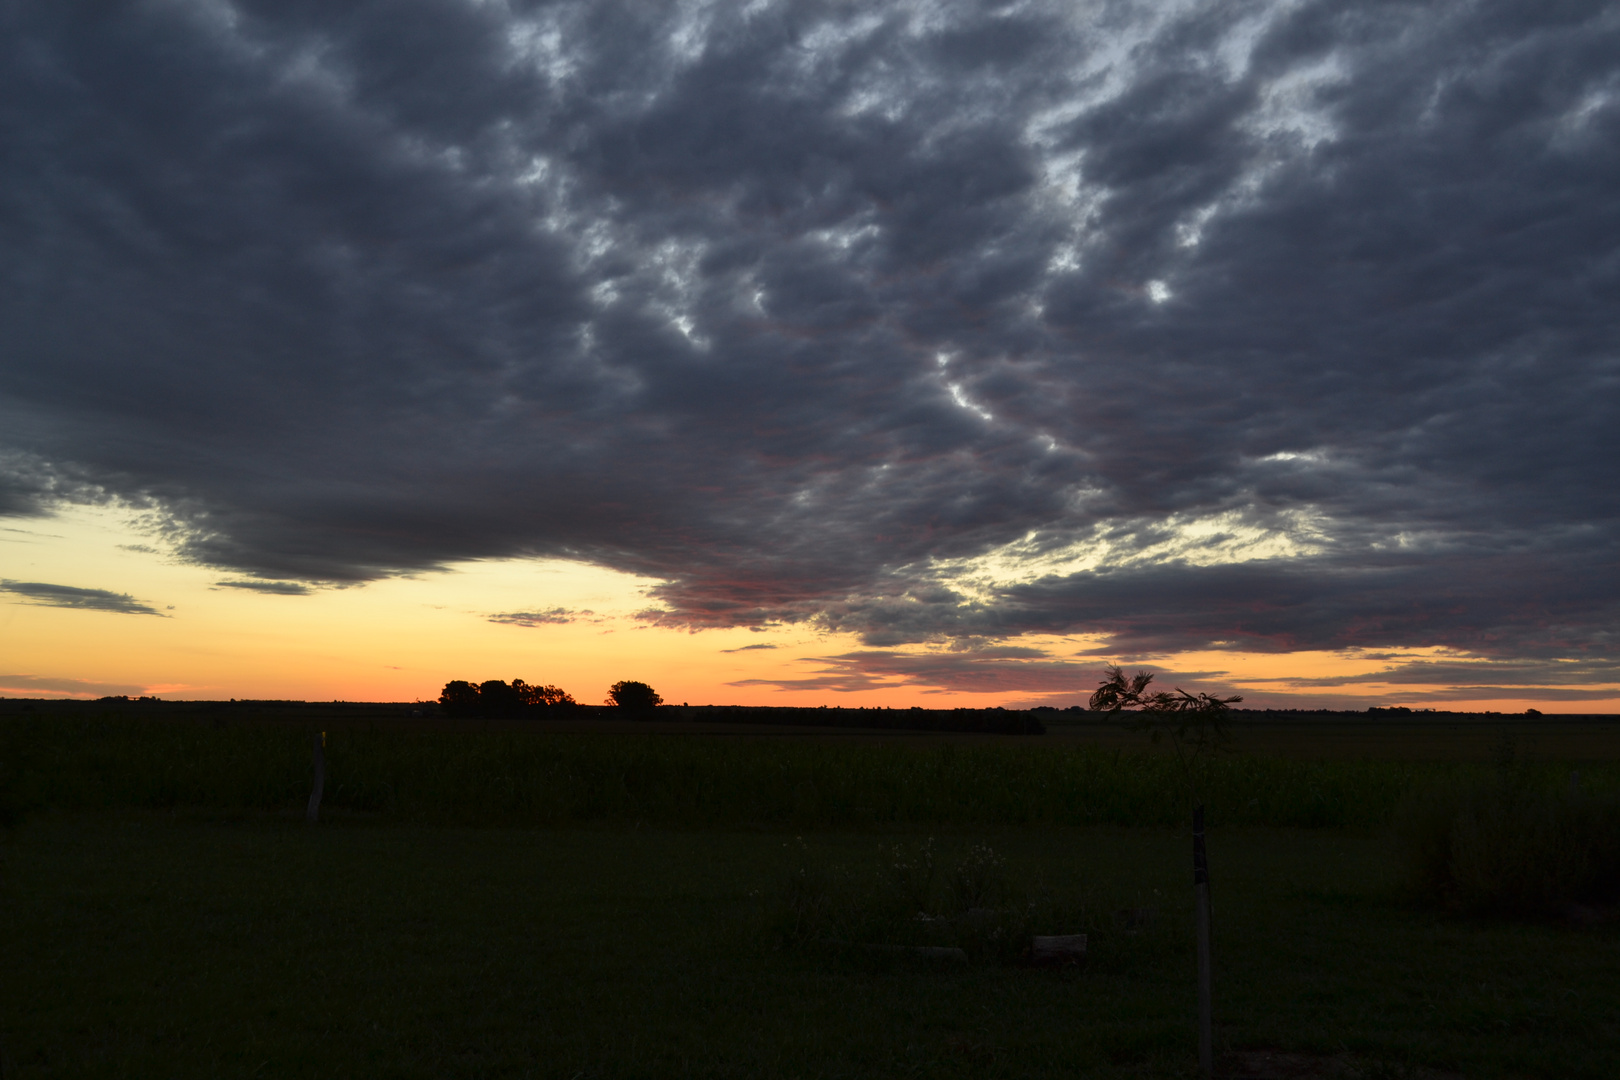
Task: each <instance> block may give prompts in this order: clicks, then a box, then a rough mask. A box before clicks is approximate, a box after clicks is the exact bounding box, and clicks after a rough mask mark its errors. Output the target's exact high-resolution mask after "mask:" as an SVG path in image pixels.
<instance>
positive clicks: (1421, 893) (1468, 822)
mask: <svg viewBox="0 0 1620 1080" xmlns="http://www.w3.org/2000/svg"><path fill="white" fill-rule="evenodd" d="M1397 835H1398V836H1399V838H1400V844H1401V852H1402V855H1403V860H1404V870H1405V877H1406V885H1407V887H1408V889H1409V890H1410V891H1411V892H1412V894H1413V895H1414V896H1415V897H1416V898H1418V899H1420V900H1422V901H1426V902H1429V903H1433V904H1436V905H1439V906H1441V907H1445V908H1448V909H1450V910H1454V911H1460V912H1465V913H1469V914H1489V915H1547V914H1561V913H1569V912H1571V910H1572V909H1574V908H1576V907H1583V906H1587V905H1612V904H1616V903H1620V798H1616V797H1615V796H1614V795H1612V794H1610V795H1606V796H1596V795H1585V794H1583V793H1581V792H1580V790H1579V789H1578V786H1577V785H1576V784H1575V783H1574V782H1573V780H1572V782H1571V783H1570V784H1568V785H1567V786H1564V787H1562V788H1560V787H1559V786H1556V785H1553V784H1549V783H1548V782H1547V778H1545V777H1540V778H1538V777H1537V776H1536V775H1535V774H1534V773H1533V772H1532V770H1531V769H1530V767H1529V765H1528V763H1527V762H1525V761H1524V760H1523V759H1522V758H1518V757H1516V756H1515V755H1514V754H1513V752H1512V748H1511V747H1507V748H1505V751H1504V754H1503V755H1502V757H1501V759H1500V760H1499V762H1498V766H1497V769H1496V772H1495V775H1494V776H1491V777H1489V778H1486V779H1483V780H1476V781H1475V782H1473V783H1458V782H1454V783H1451V784H1448V785H1442V786H1439V787H1435V788H1431V789H1430V790H1428V791H1426V792H1423V793H1422V794H1419V795H1416V796H1414V797H1413V798H1412V799H1411V800H1410V801H1409V802H1408V804H1407V806H1406V807H1405V809H1404V812H1403V813H1402V814H1401V815H1400V818H1399V820H1398V822H1397Z"/></svg>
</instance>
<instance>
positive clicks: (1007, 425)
mask: <svg viewBox="0 0 1620 1080" xmlns="http://www.w3.org/2000/svg"><path fill="white" fill-rule="evenodd" d="M0 26H3V29H0V695H10V696H45V697H62V696H68V697H97V696H102V695H106V694H132V695H133V694H158V695H160V696H163V697H173V698H214V699H217V698H232V697H235V698H303V699H311V700H328V699H343V700H375V699H387V700H415V699H418V698H421V699H428V698H433V697H435V696H437V693H438V690H439V688H440V687H441V686H442V685H443V683H444V682H445V681H447V680H448V679H452V678H467V679H473V680H482V679H488V678H503V679H510V678H513V677H521V678H524V679H526V680H527V681H529V682H539V683H550V684H555V685H558V686H561V687H562V688H564V689H566V690H569V691H570V692H571V693H573V694H574V696H575V697H576V698H578V699H579V700H581V701H593V702H594V701H599V700H601V699H602V697H603V695H604V694H605V691H606V687H607V686H608V685H609V684H610V683H612V682H614V681H616V680H618V679H626V678H632V679H641V680H643V681H647V682H649V683H651V684H653V685H654V686H655V687H656V688H658V689H659V690H660V692H662V693H663V695H664V697H665V698H666V699H667V700H671V701H689V702H691V703H692V704H700V703H711V702H712V703H737V704H744V703H752V704H795V705H803V704H828V705H878V704H881V705H893V706H896V707H900V706H906V705H925V706H934V707H952V706H958V705H967V706H982V705H995V704H1001V705H1006V706H1008V707H1014V706H1030V705H1037V704H1051V705H1058V706H1067V705H1070V704H1075V703H1079V702H1083V701H1084V700H1085V698H1086V697H1087V696H1088V695H1089V692H1090V690H1091V689H1092V688H1093V687H1095V685H1096V683H1097V682H1098V680H1099V678H1100V677H1101V672H1102V669H1103V667H1104V666H1105V665H1107V664H1109V663H1120V664H1124V665H1126V666H1127V667H1131V668H1137V667H1142V668H1146V669H1148V670H1152V671H1154V672H1156V673H1158V677H1159V679H1160V681H1161V683H1162V684H1163V685H1165V686H1172V685H1176V686H1182V687H1185V688H1187V689H1189V690H1206V691H1210V692H1218V693H1237V694H1242V695H1243V696H1244V698H1245V704H1246V705H1249V706H1254V707H1272V708H1287V707H1299V708H1364V707H1368V706H1371V705H1395V704H1404V705H1408V706H1411V707H1414V708H1436V709H1462V708H1468V709H1494V710H1498V711H1521V710H1523V709H1526V708H1530V707H1535V708H1539V709H1542V710H1543V711H1549V712H1615V711H1620V574H1617V570H1620V525H1617V522H1620V488H1617V485H1616V483H1615V480H1614V476H1615V473H1616V463H1617V462H1620V198H1616V195H1615V193H1616V192H1620V8H1616V7H1615V6H1614V5H1609V4H1602V3H1562V2H1557V0H1535V2H1511V3H1491V2H1473V3H1447V2H1432V3H1431V2H1424V3H1413V4H1397V3H1390V4H1354V5H1346V4H1343V3H1337V2H1325V3H1315V2H1310V0H1301V2H1284V3H1261V2H1256V3H1218V2H1217V3H1170V2H1162V0H1153V2H1144V3H1129V2H1112V0H1109V2H1102V3H1095V4H1087V3H1083V2H1081V3H1076V2H1073V0H1064V2H1056V3H1038V2H1021V3H1010V4H998V3H978V4H975V3H884V2H881V0H861V2H859V3H817V2H813V0H794V2H776V3H773V2H767V0H754V2H749V3H696V2H682V3H656V2H651V0H634V2H624V3H614V2H608V0H593V2H580V3H571V2H559V3H521V2H500V0H433V2H421V0H396V2H390V3H387V4H381V3H355V4H328V3H314V2H302V0H274V2H268V0H266V2H247V0H243V2H235V3H232V2H228V0H148V2H138V3H130V4H120V5H105V4H79V3H59V2H55V3H45V2H33V3H31V2H28V0H13V2H11V3H8V4H4V5H0Z"/></svg>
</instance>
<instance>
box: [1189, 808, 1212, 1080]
mask: <svg viewBox="0 0 1620 1080" xmlns="http://www.w3.org/2000/svg"><path fill="white" fill-rule="evenodd" d="M1193 886H1194V888H1196V889H1197V891H1198V1075H1199V1076H1202V1077H1206V1078H1207V1077H1210V1076H1213V1075H1214V1074H1215V1038H1214V1034H1213V1031H1212V1027H1213V1024H1212V1021H1211V1017H1210V1014H1211V1012H1212V1003H1211V1000H1210V999H1211V997H1212V989H1211V983H1212V982H1213V972H1212V971H1211V970H1210V969H1211V967H1212V966H1213V965H1212V964H1211V959H1210V949H1209V856H1208V854H1207V853H1206V852H1205V850H1204V807H1203V804H1199V805H1198V806H1196V807H1194V808H1193Z"/></svg>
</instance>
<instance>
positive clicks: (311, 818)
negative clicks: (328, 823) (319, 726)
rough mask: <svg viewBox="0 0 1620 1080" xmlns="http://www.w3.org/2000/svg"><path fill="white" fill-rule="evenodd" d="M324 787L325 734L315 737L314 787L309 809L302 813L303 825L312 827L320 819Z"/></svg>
mask: <svg viewBox="0 0 1620 1080" xmlns="http://www.w3.org/2000/svg"><path fill="white" fill-rule="evenodd" d="M325 786H326V732H324V731H323V732H321V733H320V734H318V735H316V736H315V787H314V788H313V789H312V790H311V791H310V793H309V809H308V810H306V811H305V812H304V823H305V824H306V825H314V824H316V823H317V822H319V821H320V819H321V789H322V788H324V787H325Z"/></svg>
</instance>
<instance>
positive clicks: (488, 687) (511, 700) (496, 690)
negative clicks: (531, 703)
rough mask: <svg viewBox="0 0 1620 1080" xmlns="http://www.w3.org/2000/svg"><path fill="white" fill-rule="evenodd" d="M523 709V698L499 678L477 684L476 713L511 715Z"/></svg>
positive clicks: (493, 715)
mask: <svg viewBox="0 0 1620 1080" xmlns="http://www.w3.org/2000/svg"><path fill="white" fill-rule="evenodd" d="M522 711H523V699H522V698H520V697H519V696H518V694H517V691H515V690H513V689H512V688H511V687H510V686H508V685H506V683H504V682H502V681H501V680H500V679H490V680H488V681H486V682H481V683H479V684H478V715H480V716H492V717H495V716H498V717H511V716H517V715H518V714H520V713H521V712H522Z"/></svg>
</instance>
